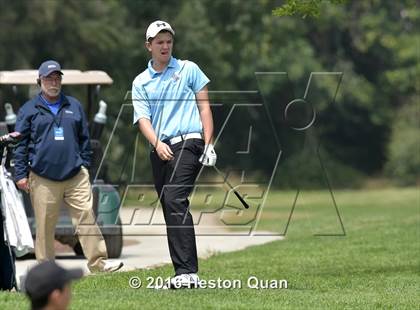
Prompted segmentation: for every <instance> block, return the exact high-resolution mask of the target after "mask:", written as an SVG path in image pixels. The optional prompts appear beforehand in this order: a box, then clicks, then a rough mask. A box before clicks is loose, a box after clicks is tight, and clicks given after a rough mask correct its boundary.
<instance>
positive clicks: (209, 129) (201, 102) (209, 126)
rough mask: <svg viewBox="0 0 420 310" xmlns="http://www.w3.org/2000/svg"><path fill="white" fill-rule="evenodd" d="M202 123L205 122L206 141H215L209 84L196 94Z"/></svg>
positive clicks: (204, 133)
mask: <svg viewBox="0 0 420 310" xmlns="http://www.w3.org/2000/svg"><path fill="white" fill-rule="evenodd" d="M195 97H196V99H197V105H198V110H199V112H200V119H201V123H202V124H203V135H204V143H205V144H206V145H207V144H212V143H213V115H212V113H211V108H210V100H209V94H208V88H207V86H204V87H203V88H202V89H201V90H200V91H198V92H197V93H196V94H195Z"/></svg>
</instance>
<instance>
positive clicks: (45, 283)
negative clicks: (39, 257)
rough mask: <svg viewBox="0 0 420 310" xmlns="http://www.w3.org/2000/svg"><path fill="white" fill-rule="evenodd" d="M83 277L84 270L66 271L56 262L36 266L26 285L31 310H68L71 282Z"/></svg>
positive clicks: (30, 271) (27, 276) (28, 275)
mask: <svg viewBox="0 0 420 310" xmlns="http://www.w3.org/2000/svg"><path fill="white" fill-rule="evenodd" d="M82 276H83V270H82V269H64V268H62V267H60V266H59V265H57V264H56V263H55V262H54V261H46V262H43V263H40V264H38V265H36V266H35V267H33V268H32V269H30V270H29V271H28V274H27V275H26V279H25V284H24V290H25V292H26V294H27V296H28V298H29V300H30V302H31V309H32V310H38V309H45V310H49V309H51V310H65V309H67V307H68V305H69V303H70V298H71V288H70V282H71V281H72V280H76V279H80V278H81V277H82Z"/></svg>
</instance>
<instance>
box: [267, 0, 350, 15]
mask: <svg viewBox="0 0 420 310" xmlns="http://www.w3.org/2000/svg"><path fill="white" fill-rule="evenodd" d="M347 1H348V0H328V2H330V3H331V4H343V3H346V2H347ZM322 2H325V0H286V3H284V4H283V5H282V6H280V7H278V8H275V9H274V10H273V15H275V16H292V15H300V16H301V17H302V18H306V17H308V16H309V17H319V15H320V12H321V9H320V6H321V3H322Z"/></svg>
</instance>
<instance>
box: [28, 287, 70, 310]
mask: <svg viewBox="0 0 420 310" xmlns="http://www.w3.org/2000/svg"><path fill="white" fill-rule="evenodd" d="M64 286H65V285H63V286H62V287H59V288H56V289H58V290H60V291H61V292H62V291H63V289H64ZM53 292H54V291H53ZM51 293H52V292H49V293H48V294H47V295H45V296H41V297H37V298H32V297H31V295H29V294H28V296H29V299H30V300H31V310H42V309H43V308H45V306H46V305H47V304H48V298H49V297H50V295H51Z"/></svg>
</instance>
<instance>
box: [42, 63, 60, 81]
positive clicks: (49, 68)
mask: <svg viewBox="0 0 420 310" xmlns="http://www.w3.org/2000/svg"><path fill="white" fill-rule="evenodd" d="M53 72H58V73H60V74H61V75H62V74H63V72H61V66H60V64H59V63H58V62H56V61H54V60H47V61H44V62H43V63H42V64H41V66H39V69H38V75H39V77H46V76H49V75H50V74H51V73H53Z"/></svg>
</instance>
